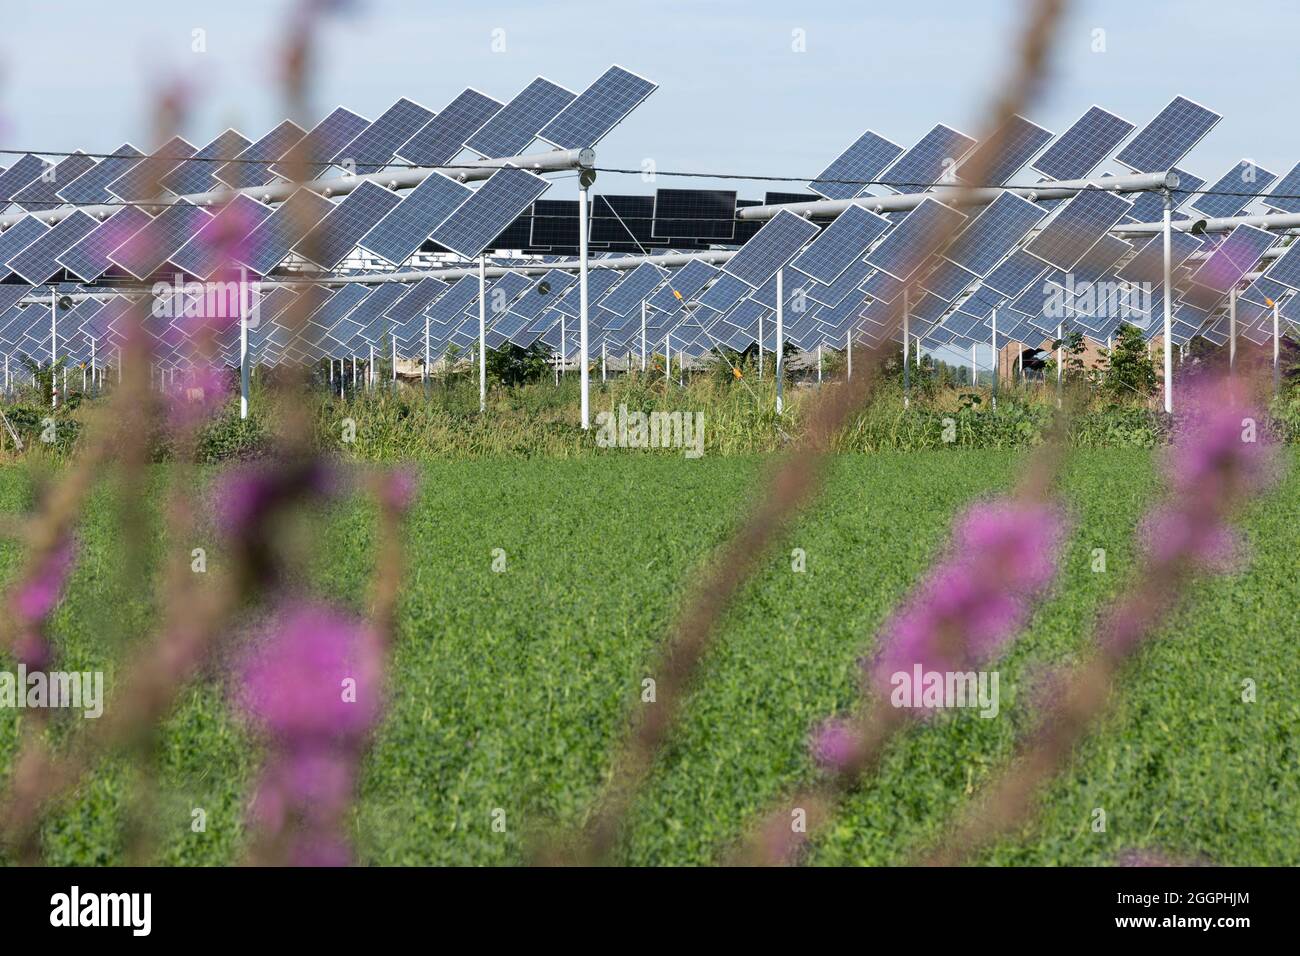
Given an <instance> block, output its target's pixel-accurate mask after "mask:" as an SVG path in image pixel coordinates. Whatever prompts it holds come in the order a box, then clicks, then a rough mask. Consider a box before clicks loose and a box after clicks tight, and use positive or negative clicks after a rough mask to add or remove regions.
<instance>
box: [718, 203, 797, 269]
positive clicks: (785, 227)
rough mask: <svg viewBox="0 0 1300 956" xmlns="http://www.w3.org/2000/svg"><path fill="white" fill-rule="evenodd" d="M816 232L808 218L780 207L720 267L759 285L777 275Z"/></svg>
mask: <svg viewBox="0 0 1300 956" xmlns="http://www.w3.org/2000/svg"><path fill="white" fill-rule="evenodd" d="M815 235H817V227H816V226H814V225H813V224H812V223H811V222H809V221H808V220H806V219H801V218H800V217H798V216H796V215H795V214H794V213H790V212H785V211H784V210H782V211H781V212H778V213H777V214H776V215H775V216H774V217H772V218H771V219H769V220H768V221H767V222H766V223H764V224H763V228H762V229H760V230H758V232H757V233H755V234H754V237H753V238H752V239H750V240H749V242H747V243H745V244H744V245H743V246H741V248H740V251H739V252H737V253H736V254H735V255H734V256H732V257H731V259H730V260H729V261H728V262H727V264H726V265H724V266H723V267H722V268H723V271H724V272H726V273H728V274H729V275H733V276H735V277H736V278H737V279H740V280H742V281H744V282H747V283H749V284H750V285H751V286H753V287H754V288H758V287H759V286H761V285H762V284H763V283H764V282H766V281H767V280H768V279H769V278H771V277H772V276H774V275H776V273H777V271H778V270H779V269H781V268H782V267H783V266H785V265H786V264H787V263H788V262H789V261H790V260H791V259H793V258H794V257H795V255H796V254H797V253H798V252H799V250H800V248H802V246H803V245H804V243H806V242H808V241H809V240H810V239H812V237H813V236H815Z"/></svg>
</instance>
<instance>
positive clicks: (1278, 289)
mask: <svg viewBox="0 0 1300 956" xmlns="http://www.w3.org/2000/svg"><path fill="white" fill-rule="evenodd" d="M1290 293H1291V290H1290V289H1288V288H1287V287H1286V286H1284V285H1283V284H1282V283H1280V282H1277V281H1274V280H1273V279H1271V278H1269V277H1268V276H1257V277H1256V279H1255V281H1254V282H1252V283H1251V284H1250V285H1248V286H1246V289H1245V291H1243V292H1240V293H1238V295H1237V303H1238V305H1240V304H1241V303H1242V302H1253V303H1255V304H1256V305H1259V306H1264V307H1269V306H1270V305H1271V304H1272V303H1273V302H1277V301H1280V300H1281V299H1283V298H1285V297H1286V296H1288V295H1289V294H1290Z"/></svg>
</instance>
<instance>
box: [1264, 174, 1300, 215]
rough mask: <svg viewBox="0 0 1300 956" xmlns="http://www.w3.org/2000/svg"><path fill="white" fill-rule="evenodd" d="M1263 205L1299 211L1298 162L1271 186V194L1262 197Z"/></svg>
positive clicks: (1286, 210) (1299, 176)
mask: <svg viewBox="0 0 1300 956" xmlns="http://www.w3.org/2000/svg"><path fill="white" fill-rule="evenodd" d="M1264 205H1265V206H1268V207H1269V208H1271V209H1280V210H1282V211H1283V212H1300V163H1296V164H1295V165H1294V166H1292V167H1291V171H1290V172H1289V173H1287V174H1286V175H1285V176H1283V177H1282V179H1281V180H1280V181H1279V182H1278V184H1277V185H1276V186H1274V187H1273V192H1272V195H1269V196H1265V197H1264Z"/></svg>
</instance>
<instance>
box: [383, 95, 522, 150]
mask: <svg viewBox="0 0 1300 956" xmlns="http://www.w3.org/2000/svg"><path fill="white" fill-rule="evenodd" d="M501 106H502V104H501V103H500V102H498V101H497V100H494V99H493V98H492V97H490V96H485V95H484V94H482V93H480V92H479V91H478V90H465V91H464V92H463V93H461V94H460V95H459V96H457V97H456V98H455V99H454V100H452V101H451V102H450V103H448V104H447V105H446V106H445V107H444V108H443V110H442V112H441V113H439V114H438V115H437V116H435V117H434V118H433V119H431V120H429V122H428V123H426V124H425V125H424V126H423V127H422V128H421V129H420V130H419V132H417V133H416V134H415V135H414V136H412V137H411V138H410V139H408V140H407V141H406V142H405V143H403V144H402V146H400V147H399V148H398V150H397V155H398V157H399V158H401V159H404V160H405V161H406V162H408V163H414V164H415V165H417V166H442V165H444V164H445V163H450V162H451V161H452V160H453V159H455V158H456V156H457V155H458V154H459V153H460V151H461V150H462V149H464V148H465V140H467V139H469V138H470V136H472V135H473V134H474V133H475V132H477V131H478V129H479V128H480V127H481V126H482V125H483V124H484V123H486V122H487V121H488V120H489V119H491V118H492V115H493V114H494V113H496V112H497V111H498V110H500V109H501Z"/></svg>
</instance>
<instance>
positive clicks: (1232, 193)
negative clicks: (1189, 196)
mask: <svg viewBox="0 0 1300 956" xmlns="http://www.w3.org/2000/svg"><path fill="white" fill-rule="evenodd" d="M1275 179H1277V174H1276V173H1271V172H1269V171H1268V170H1267V169H1265V168H1264V167H1263V166H1257V165H1255V164H1254V163H1252V162H1251V161H1250V160H1248V159H1243V160H1242V161H1241V162H1240V163H1238V164H1237V165H1235V166H1233V167H1232V168H1231V169H1230V170H1228V171H1227V172H1226V173H1224V174H1223V177H1222V178H1221V179H1220V180H1219V181H1218V182H1217V183H1215V184H1214V185H1213V186H1211V187H1210V188H1209V189H1208V190H1206V192H1205V194H1204V195H1200V196H1197V197H1196V199H1194V200H1193V201H1192V208H1193V209H1196V210H1198V211H1200V212H1203V213H1205V215H1207V216H1209V217H1210V218H1211V219H1226V218H1228V217H1229V216H1236V215H1238V214H1239V213H1240V212H1241V211H1242V210H1243V209H1245V208H1246V207H1247V206H1248V205H1250V201H1251V200H1252V199H1254V198H1255V197H1256V196H1258V195H1259V194H1260V193H1262V192H1264V191H1265V190H1266V189H1268V187H1269V186H1271V185H1272V184H1273V181H1274V180H1275Z"/></svg>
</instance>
